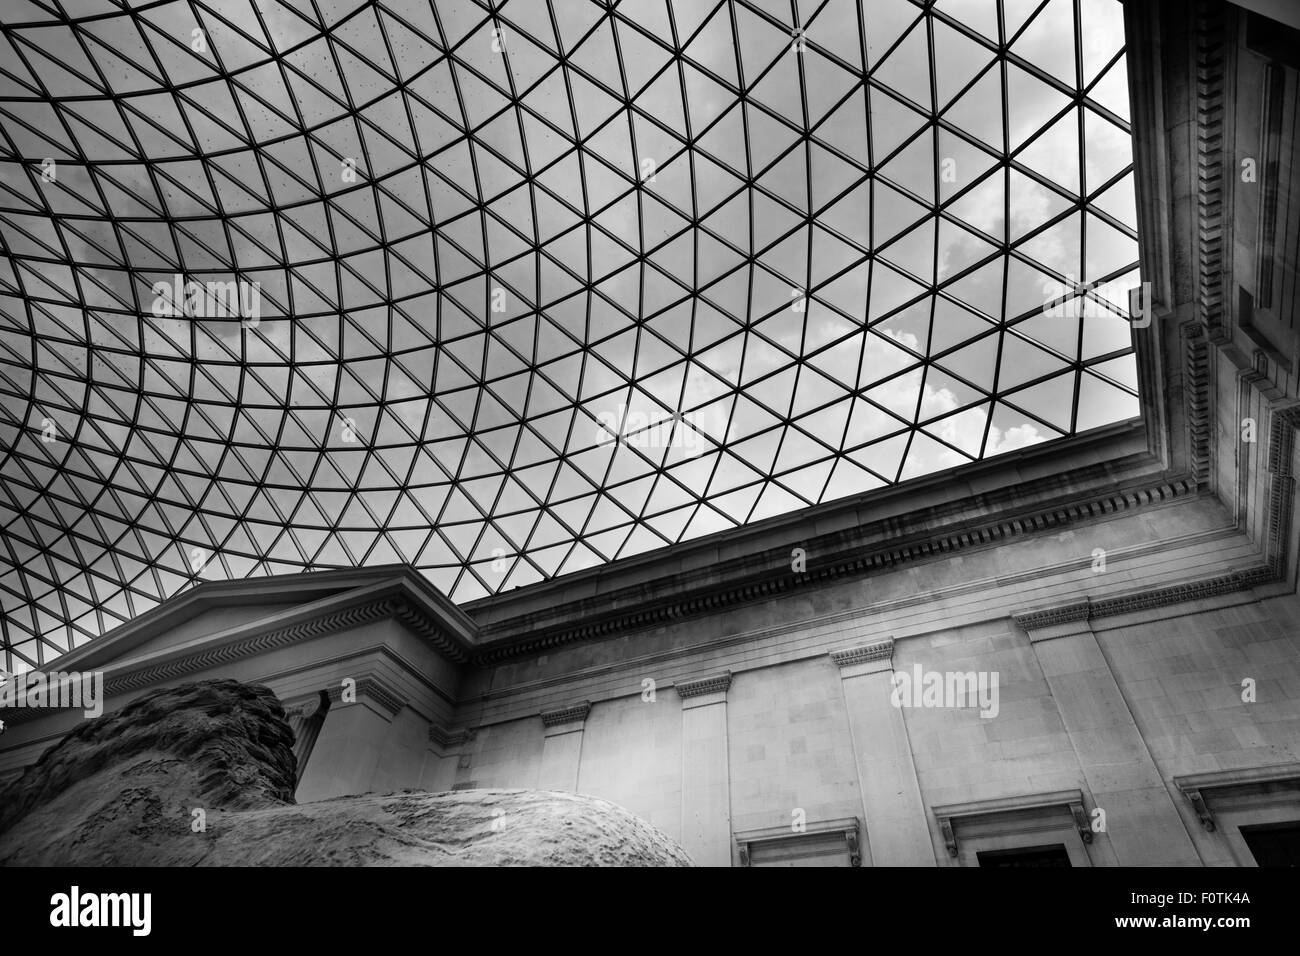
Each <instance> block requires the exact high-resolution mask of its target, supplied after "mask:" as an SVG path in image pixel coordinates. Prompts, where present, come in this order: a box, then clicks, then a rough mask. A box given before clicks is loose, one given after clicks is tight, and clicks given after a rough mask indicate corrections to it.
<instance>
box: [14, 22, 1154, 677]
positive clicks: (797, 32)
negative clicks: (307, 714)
mask: <svg viewBox="0 0 1300 956" xmlns="http://www.w3.org/2000/svg"><path fill="white" fill-rule="evenodd" d="M128 6H129V5H128ZM134 7H135V9H132V10H129V11H128V10H125V9H123V7H121V6H120V5H118V4H117V3H113V2H109V0H97V2H87V3H83V4H78V5H77V11H78V12H77V13H76V14H74V15H73V17H72V18H71V19H66V18H64V17H63V16H62V15H60V14H58V12H57V11H54V12H51V10H50V9H48V8H47V7H46V6H43V5H41V4H39V3H36V2H35V0H14V2H11V3H7V4H6V5H5V9H4V12H3V14H0V242H2V243H3V245H2V246H0V609H2V610H3V612H4V614H3V633H2V634H0V638H2V639H3V645H4V647H3V649H0V666H2V667H6V668H7V669H8V670H11V671H21V670H25V669H28V668H30V667H37V666H41V665H42V664H43V663H44V662H46V661H48V660H51V659H53V658H54V657H55V656H57V654H58V653H62V652H64V651H66V650H68V649H70V648H71V647H74V646H77V645H78V644H80V643H83V642H84V641H86V640H89V639H92V638H93V637H94V636H97V635H98V634H100V633H103V632H104V631H106V630H109V629H111V628H112V627H114V626H116V625H117V624H119V623H121V622H122V621H124V620H128V619H130V618H131V617H133V616H134V615H136V614H139V613H141V612H142V611H143V610H146V609H148V608H149V607H152V606H154V605H156V604H157V603H158V602H159V601H161V600H164V599H166V598H167V597H168V596H170V595H172V594H175V593H177V592H178V591H180V590H182V589H184V588H187V587H190V586H192V585H194V584H195V583H197V582H200V581H203V580H215V579H224V578H241V577H245V576H249V575H261V574H271V573H287V572H291V571H295V570H301V569H305V568H323V567H340V566H357V565H366V566H369V565H375V564H381V563H387V562H395V561H406V562H409V563H412V564H414V565H415V566H417V567H419V568H420V569H421V570H422V571H423V572H424V573H425V574H426V576H428V578H429V579H430V581H431V582H433V583H434V584H435V585H436V586H437V587H439V588H440V589H441V590H442V591H444V592H445V593H447V594H448V595H449V596H450V597H452V599H453V600H456V601H458V602H461V603H464V602H469V601H473V600H475V599H478V598H482V597H484V596H486V595H489V594H491V593H494V592H497V591H500V590H508V589H511V588H514V587H518V586H524V585H528V584H533V583H536V582H539V581H543V580H546V579H549V578H551V577H554V576H556V575H560V574H565V573H571V572H574V571H578V570H582V569H584V568H589V567H594V566H598V565H600V564H604V563H606V562H608V561H611V560H616V559H617V558H620V557H627V556H630V555H633V554H638V553H643V552H645V551H649V550H653V549H655V548H659V547H664V546H666V545H669V544H673V543H676V542H678V541H683V540H689V539H692V538H696V537H699V536H702V535H706V534H709V533H712V532H716V531H721V530H725V529H727V528H732V527H736V526H738V525H743V524H746V523H751V522H754V521H758V520H762V519H764V518H770V517H773V516H776V515H780V514H785V513H789V512H792V511H797V510H798V509H800V508H804V507H807V506H808V505H811V504H817V503H820V502H825V501H831V500H835V499H838V498H843V497H846V496H851V495H857V494H862V493H864V492H868V491H870V490H872V489H874V488H880V487H884V486H887V485H890V484H893V483H896V482H899V481H905V480H908V479H910V478H915V477H918V476H922V475H925V474H930V473H933V472H936V471H939V470H943V469H948V468H952V467H958V466H961V465H963V464H969V463H970V462H972V461H976V460H979V459H981V458H985V457H989V456H993V455H997V454H1002V453H1006V452H1010V451H1014V450H1016V449H1020V448H1025V447H1028V446H1031V445H1035V444H1039V443H1041V442H1046V441H1052V440H1059V439H1063V438H1066V437H1068V436H1071V435H1074V434H1077V433H1079V432H1082V431H1086V430H1088V429H1090V428H1095V427H1099V426H1102V425H1106V424H1109V423H1112V422H1116V421H1121V420H1124V419H1126V418H1129V417H1132V416H1134V415H1136V414H1137V410H1138V406H1137V399H1136V373H1135V366H1134V360H1133V354H1132V340H1131V335H1130V332H1129V326H1128V321H1127V317H1126V316H1127V296H1128V291H1129V289H1131V288H1132V287H1134V286H1135V285H1136V284H1137V283H1138V280H1139V277H1138V272H1137V243H1136V233H1135V227H1136V217H1135V210H1134V195H1133V179H1132V171H1131V163H1132V157H1131V148H1130V140H1129V132H1128V119H1129V118H1128V102H1127V100H1128V97H1127V82H1126V72H1125V70H1126V67H1125V60H1124V57H1123V49H1122V47H1123V24H1122V8H1121V5H1120V4H1119V3H1118V2H1117V0H1083V2H1082V3H1080V5H1079V19H1078V22H1076V20H1075V9H1074V3H1073V0H1046V2H1041V3H1040V2H1033V0H1030V2H1021V0H1002V2H998V0H962V2H956V3H953V2H942V0H941V2H937V3H935V4H934V5H933V6H932V7H928V8H925V7H922V6H918V5H916V4H914V3H911V2H909V0H888V2H871V3H862V4H858V3H854V2H851V0H826V2H824V3H821V4H817V3H804V2H800V3H798V4H795V3H790V2H777V0H771V2H748V0H721V2H717V3H713V2H702V0H692V2H689V3H686V2H674V3H672V4H669V3H667V2H665V0H623V2H621V3H618V4H616V5H614V7H613V9H612V10H611V9H609V8H607V7H605V6H603V5H598V4H595V3H589V2H578V0H572V2H565V3H557V2H551V3H548V2H546V0H508V2H506V3H504V4H500V5H498V6H497V7H496V9H495V10H489V9H488V8H487V7H485V6H481V5H479V4H477V3H475V2H473V0H455V2H443V0H440V2H438V3H437V4H436V6H433V5H431V4H430V3H429V2H428V0H335V2H333V3H321V2H317V3H315V4H313V3H311V2H309V0H284V2H280V0H228V2H220V3H215V2H214V3H200V2H197V0H193V2H192V0H173V2H165V3H138V4H135V5H134ZM230 283H233V284H234V285H233V286H229V288H233V289H236V290H237V291H239V292H241V293H242V294H243V300H242V301H243V302H244V303H245V304H247V303H250V302H251V303H253V304H255V306H256V311H255V314H222V313H220V311H218V312H217V313H216V314H214V313H213V306H214V304H215V299H213V298H211V297H209V296H208V293H209V292H212V294H213V295H219V294H220V290H221V289H222V288H226V287H227V284H230ZM1081 283H1082V284H1084V285H1085V286H1086V288H1084V287H1080V285H1079V284H1081ZM159 284H161V285H162V286H163V287H165V288H169V289H170V288H178V287H179V288H181V289H192V290H193V292H194V296H193V298H191V299H190V306H189V307H188V308H187V310H186V311H185V312H184V313H183V314H176V312H175V311H169V310H167V309H160V308H159V307H158V301H157V299H158V286H159ZM213 290H215V291H213Z"/></svg>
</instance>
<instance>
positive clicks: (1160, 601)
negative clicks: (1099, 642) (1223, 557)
mask: <svg viewBox="0 0 1300 956" xmlns="http://www.w3.org/2000/svg"><path fill="white" fill-rule="evenodd" d="M1276 579H1277V576H1276V574H1275V573H1274V572H1273V570H1272V569H1271V568H1269V567H1256V568H1249V569H1247V570H1245V571H1233V572H1232V573H1230V574H1219V575H1215V576H1214V577H1209V578H1202V579H1200V580H1199V581H1185V582H1184V583H1182V584H1171V585H1170V586H1168V587H1163V588H1154V589H1152V590H1147V591H1134V592H1132V593H1130V594H1121V595H1119V596H1117V597H1107V598H1097V599H1092V598H1085V599H1084V600H1082V601H1072V602H1071V603H1069V604H1063V605H1061V606H1059V607H1053V608H1042V609H1037V610H1033V611H1024V612H1020V613H1017V614H1013V615H1011V617H1012V620H1014V621H1015V622H1016V624H1018V625H1019V626H1020V627H1022V628H1024V629H1025V630H1026V631H1034V630H1044V629H1046V628H1050V627H1055V626H1057V625H1060V624H1066V623H1069V622H1071V621H1089V620H1094V619H1096V618H1100V617H1113V616H1115V615H1118V614H1129V613H1132V612H1134V611H1146V610H1150V609H1151V608H1157V607H1169V606H1171V605H1174V604H1182V603H1184V602H1187V601H1201V600H1205V599H1206V598H1212V597H1219V596H1220V595H1223V594H1233V593H1235V592H1237V591H1245V590H1247V589H1249V588H1252V587H1255V586H1257V585H1260V584H1266V583H1269V582H1271V581H1275V580H1276Z"/></svg>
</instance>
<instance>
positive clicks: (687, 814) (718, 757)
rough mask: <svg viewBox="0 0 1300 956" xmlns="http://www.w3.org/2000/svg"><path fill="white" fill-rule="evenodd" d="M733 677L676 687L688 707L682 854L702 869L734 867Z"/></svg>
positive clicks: (684, 714)
mask: <svg viewBox="0 0 1300 956" xmlns="http://www.w3.org/2000/svg"><path fill="white" fill-rule="evenodd" d="M730 686H731V672H730V671H728V672H727V673H725V674H720V675H717V676H714V677H706V678H703V679H702V680H694V681H687V682H685V683H682V684H678V685H676V687H675V690H676V691H677V696H678V697H679V698H681V702H682V848H683V849H685V850H686V852H687V853H689V854H690V855H691V858H692V859H693V860H694V861H695V862H696V864H697V865H698V866H731V767H730V760H729V757H728V753H727V689H728V688H729V687H730Z"/></svg>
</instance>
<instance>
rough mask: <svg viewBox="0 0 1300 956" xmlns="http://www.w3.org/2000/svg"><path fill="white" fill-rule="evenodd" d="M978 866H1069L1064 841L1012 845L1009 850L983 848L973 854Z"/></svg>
mask: <svg viewBox="0 0 1300 956" xmlns="http://www.w3.org/2000/svg"><path fill="white" fill-rule="evenodd" d="M975 856H976V859H977V860H979V865H980V866H987V867H1008V866H1069V865H1070V854H1069V853H1067V852H1066V850H1065V844H1064V843H1054V844H1052V845H1051V846H1026V847H1014V848H1012V849H1010V850H984V851H982V852H980V853H977V854H975Z"/></svg>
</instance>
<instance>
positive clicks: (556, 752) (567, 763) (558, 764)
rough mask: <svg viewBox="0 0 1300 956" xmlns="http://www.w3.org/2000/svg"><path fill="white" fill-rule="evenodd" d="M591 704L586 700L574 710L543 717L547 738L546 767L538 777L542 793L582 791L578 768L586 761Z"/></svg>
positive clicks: (565, 709) (545, 747)
mask: <svg viewBox="0 0 1300 956" xmlns="http://www.w3.org/2000/svg"><path fill="white" fill-rule="evenodd" d="M590 711H591V704H590V703H589V702H588V701H585V700H584V701H583V702H582V703H580V704H575V705H574V706H572V707H564V708H562V709H560V710H551V711H547V712H545V713H543V714H542V725H543V726H544V727H545V728H546V731H545V733H546V736H545V738H544V739H543V740H542V766H541V769H540V770H539V771H538V774H537V789H538V790H568V791H569V792H574V791H576V790H577V789H578V765H579V763H580V762H581V760H582V729H583V727H584V726H586V722H587V714H588V713H589V712H590Z"/></svg>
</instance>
